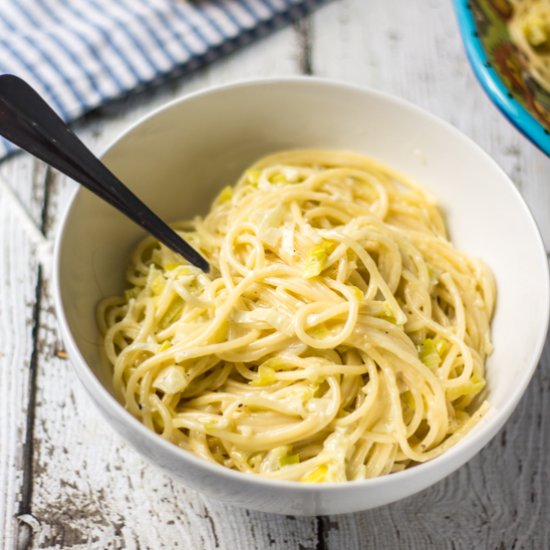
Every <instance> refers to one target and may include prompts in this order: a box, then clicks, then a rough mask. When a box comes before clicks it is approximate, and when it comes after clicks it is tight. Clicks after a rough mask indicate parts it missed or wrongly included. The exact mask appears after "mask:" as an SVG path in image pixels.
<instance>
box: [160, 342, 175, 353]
mask: <svg viewBox="0 0 550 550" xmlns="http://www.w3.org/2000/svg"><path fill="white" fill-rule="evenodd" d="M171 346H172V344H171V343H170V340H164V342H163V343H162V344H161V345H160V347H159V349H158V352H159V353H160V352H161V351H166V350H167V349H170V347H171Z"/></svg>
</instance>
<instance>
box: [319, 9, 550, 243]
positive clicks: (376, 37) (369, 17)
mask: <svg viewBox="0 0 550 550" xmlns="http://www.w3.org/2000/svg"><path fill="white" fill-rule="evenodd" d="M313 22H314V23H313V40H312V51H313V56H312V68H313V72H314V73H315V74H317V75H321V76H326V77H331V78H337V79H341V80H344V81H347V82H353V83H356V84H360V85H365V86H370V87H373V88H375V89H378V90H381V91H385V92H388V93H391V94H395V95H397V96H400V97H402V98H404V99H408V100H410V101H412V102H413V103H415V104H417V105H419V106H420V107H423V108H425V109H427V110H428V111H430V112H432V113H434V114H435V115H438V116H440V117H442V118H443V119H445V120H447V121H448V122H450V123H451V124H453V125H454V126H456V127H457V128H458V129H459V130H461V131H462V132H464V133H465V134H466V135H468V136H470V137H471V138H472V139H473V140H474V141H476V142H477V143H478V144H479V145H480V146H481V147H482V148H483V149H485V151H487V152H488V153H489V154H490V155H491V156H492V157H493V158H494V159H495V160H496V161H497V163H498V164H500V166H501V167H502V168H503V169H504V170H505V171H506V172H507V173H508V175H509V176H510V177H511V178H512V180H513V181H514V182H515V183H516V185H517V186H518V188H519V189H520V190H521V191H522V193H523V195H524V197H525V198H526V200H527V201H528V203H529V206H530V208H531V209H532V211H533V213H534V215H535V217H536V219H537V222H538V224H539V227H540V229H541V232H542V234H543V236H544V239H545V243H546V247H547V250H550V215H549V210H550V158H548V157H546V156H545V155H544V154H543V153H541V152H540V151H539V150H538V149H536V148H535V147H534V146H533V145H531V144H530V143H529V142H528V141H527V140H526V139H525V138H524V137H523V136H521V135H520V133H519V132H518V131H517V130H516V129H515V128H513V127H512V125H511V124H510V123H509V122H508V121H507V120H505V119H504V117H503V116H502V115H501V114H500V112H499V111H498V110H497V109H496V107H495V106H494V105H493V104H492V103H491V101H490V100H489V99H488V97H487V96H486V95H485V93H484V92H483V91H482V89H481V86H480V85H479V84H478V82H477V81H476V79H475V77H474V75H473V72H472V70H471V68H470V66H469V65H468V62H467V60H466V55H465V53H464V49H463V46H462V41H461V38H460V35H459V31H458V25H457V22H456V18H455V16H454V12H453V9H452V3H451V2H441V1H439V0H416V1H414V2H403V1H402V0H368V1H360V0H340V1H339V2H334V3H332V4H331V5H329V6H327V7H326V8H325V9H324V10H321V11H319V12H318V13H317V14H315V15H314V16H313ZM365 123H366V124H368V121H365ZM496 199H497V200H498V197H497V198H496Z"/></svg>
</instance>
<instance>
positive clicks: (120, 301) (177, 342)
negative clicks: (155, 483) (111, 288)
mask: <svg viewBox="0 0 550 550" xmlns="http://www.w3.org/2000/svg"><path fill="white" fill-rule="evenodd" d="M175 227H176V228H177V230H178V231H179V232H180V233H181V235H182V236H183V237H184V238H185V239H187V240H188V241H189V242H190V243H191V244H192V245H193V246H194V247H196V249H197V250H199V251H200V252H201V253H202V254H203V255H204V256H205V257H206V258H208V260H209V262H210V264H211V266H212V270H211V273H210V274H205V273H203V272H201V271H200V270H198V269H197V268H195V267H193V266H191V265H188V264H187V263H185V261H184V260H182V259H181V258H180V257H178V256H177V255H176V254H174V253H173V252H171V251H170V250H168V249H167V248H165V247H164V246H163V245H160V244H159V243H158V242H157V241H155V240H154V239H152V238H148V239H145V240H144V241H143V242H142V243H141V244H140V245H139V246H138V247H137V249H136V251H135V253H134V254H133V257H132V260H131V265H130V268H129V270H128V275H127V278H128V283H129V288H128V289H127V290H126V292H125V294H124V296H121V297H114V298H108V299H106V300H104V301H103V302H102V303H101V304H100V306H99V308H98V323H99V326H100V328H101V330H102V332H103V334H104V343H105V352H106V356H107V358H108V360H109V362H110V363H111V364H112V366H113V369H114V370H113V378H114V387H115V389H116V391H117V392H118V394H119V395H120V397H121V399H122V401H123V402H124V403H125V405H126V407H127V408H128V410H129V411H130V412H131V413H132V414H133V415H135V416H136V417H137V418H139V419H140V420H141V421H142V422H143V423H144V424H145V425H146V426H148V427H149V428H150V429H151V430H153V431H155V432H157V433H158V434H160V435H162V436H163V437H165V438H166V439H168V440H170V441H172V442H173V443H175V444H176V445H179V446H180V447H182V448H183V449H186V450H188V451H190V452H192V453H194V454H196V455H198V456H199V457H202V458H203V459H205V460H208V461H210V462H215V463H217V464H220V465H223V466H226V467H228V468H232V469H235V470H239V471H241V472H246V473H250V474H259V475H261V476H265V477H269V478H273V479H285V480H294V481H305V482H326V481H345V480H355V479H364V478H370V477H374V476H380V475H383V474H389V473H391V472H396V471H399V470H402V469H404V468H407V467H409V466H411V465H414V464H416V463H421V462H424V461H426V460H430V459H432V458H434V457H436V456H438V455H440V454H441V453H442V452H444V451H445V450H446V449H448V448H449V447H450V446H452V445H453V444H455V443H456V442H457V441H458V440H459V439H460V438H462V437H463V436H464V435H465V434H466V432H468V430H469V429H470V428H471V427H472V426H473V425H474V424H475V423H476V422H477V421H478V420H479V419H480V417H481V416H482V415H483V414H484V412H485V411H486V409H487V407H488V405H487V403H486V402H485V401H483V393H484V387H485V369H484V363H485V359H486V357H487V355H488V354H489V353H490V352H491V342H490V321H491V316H492V312H493V308H494V303H495V287H494V281H493V277H492V275H491V273H490V271H489V269H488V268H487V267H486V265H485V264H484V263H483V262H481V261H480V260H477V259H474V258H472V257H470V256H468V255H466V254H464V253H463V252H460V251H458V250H456V249H455V248H454V247H453V245H452V244H451V242H450V241H449V240H448V239H447V236H446V231H445V226H444V223H443V220H442V217H441V215H440V212H439V211H438V208H437V206H436V204H435V202H434V200H433V199H432V198H431V197H430V196H429V195H428V194H427V193H426V192H425V191H423V190H422V189H420V188H418V187H417V186H416V185H414V184H412V183H411V182H409V181H407V180H406V179H405V178H404V177H402V176H400V175H399V174H396V173H394V172H393V171H392V170H390V169H389V168H386V167H384V166H381V165H379V164H377V163H375V162H373V161H372V160H370V159H368V158H366V157H363V156H360V155H357V154H351V153H346V152H339V151H319V150H302V151H289V152H282V153H278V154H274V155H271V156H269V157H266V158H264V159H262V160H260V161H259V162H257V163H256V164H255V165H254V166H252V167H251V168H250V169H248V170H246V171H245V173H244V174H243V175H242V177H241V178H240V180H239V181H238V182H237V184H236V185H235V186H234V187H226V188H224V189H223V190H222V191H221V193H220V194H219V195H218V197H217V198H216V200H215V202H214V203H213V205H212V208H211V210H210V212H209V213H208V214H207V215H206V216H205V217H204V218H202V217H198V218H196V219H194V220H192V221H189V222H183V223H178V224H175Z"/></svg>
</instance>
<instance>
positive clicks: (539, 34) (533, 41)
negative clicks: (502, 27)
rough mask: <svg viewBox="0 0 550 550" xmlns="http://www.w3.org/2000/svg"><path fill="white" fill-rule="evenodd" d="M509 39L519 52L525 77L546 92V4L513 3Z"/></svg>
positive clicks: (549, 87) (549, 35)
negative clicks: (524, 67) (526, 72)
mask: <svg viewBox="0 0 550 550" xmlns="http://www.w3.org/2000/svg"><path fill="white" fill-rule="evenodd" d="M512 4H513V7H514V11H513V16H512V18H511V20H510V22H509V24H508V26H509V29H510V36H511V38H512V40H513V41H514V43H515V44H516V46H517V47H518V49H519V50H520V51H521V53H522V55H523V58H524V60H525V62H526V66H527V70H528V71H529V74H530V75H532V76H533V78H534V79H535V80H536V81H537V82H538V83H539V84H540V85H541V86H542V87H543V88H544V89H545V90H546V91H547V92H550V2H548V0H513V1H512Z"/></svg>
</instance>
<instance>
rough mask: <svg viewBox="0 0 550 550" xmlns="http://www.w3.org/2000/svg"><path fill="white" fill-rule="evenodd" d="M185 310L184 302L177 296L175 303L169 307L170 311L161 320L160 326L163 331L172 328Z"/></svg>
mask: <svg viewBox="0 0 550 550" xmlns="http://www.w3.org/2000/svg"><path fill="white" fill-rule="evenodd" d="M182 310H183V300H182V299H181V298H180V297H179V296H177V297H176V298H174V301H173V302H172V303H171V304H170V305H169V306H168V309H167V310H166V312H165V313H164V315H163V316H162V317H161V318H160V320H159V326H160V328H161V329H165V328H167V327H168V326H170V324H171V323H173V322H174V321H175V320H176V319H177V318H178V317H179V316H180V315H181V312H182Z"/></svg>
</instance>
